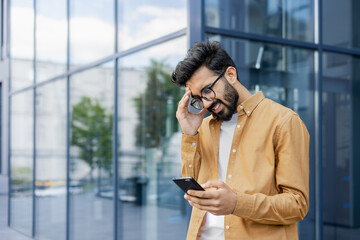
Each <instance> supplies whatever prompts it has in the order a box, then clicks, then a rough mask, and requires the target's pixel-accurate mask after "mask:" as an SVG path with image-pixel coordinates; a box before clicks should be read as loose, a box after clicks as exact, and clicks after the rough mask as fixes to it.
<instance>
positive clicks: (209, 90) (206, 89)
mask: <svg viewBox="0 0 360 240" xmlns="http://www.w3.org/2000/svg"><path fill="white" fill-rule="evenodd" d="M211 93H212V91H211V89H210V88H205V89H204V90H203V91H202V94H203V95H208V94H211Z"/></svg>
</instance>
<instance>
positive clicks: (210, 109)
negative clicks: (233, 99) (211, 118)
mask: <svg viewBox="0 0 360 240" xmlns="http://www.w3.org/2000/svg"><path fill="white" fill-rule="evenodd" d="M218 103H222V104H224V103H223V101H221V100H219V99H217V100H215V101H214V102H213V103H212V104H211V105H210V107H208V108H207V110H208V112H212V109H213V108H214V107H215V106H216V105H217V104H218ZM224 105H226V104H224Z"/></svg>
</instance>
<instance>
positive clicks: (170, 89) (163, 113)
mask: <svg viewBox="0 0 360 240" xmlns="http://www.w3.org/2000/svg"><path fill="white" fill-rule="evenodd" d="M171 72H172V68H171V67H170V66H168V65H166V64H165V63H164V62H163V61H156V60H151V63H150V66H149V67H148V68H147V69H146V78H147V86H146V89H145V91H144V92H143V93H141V94H140V95H139V96H138V97H136V98H135V99H134V101H135V104H136V108H137V113H138V119H139V122H138V125H137V127H136V145H137V146H142V147H145V148H156V147H160V146H161V141H162V139H163V137H165V136H169V135H170V134H172V133H173V132H176V131H177V130H178V124H176V123H177V120H176V110H177V103H178V102H179V101H180V99H181V96H182V90H181V89H180V88H179V87H177V86H175V85H174V84H173V83H172V82H171V75H170V73H171Z"/></svg>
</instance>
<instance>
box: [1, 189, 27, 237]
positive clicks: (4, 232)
mask: <svg viewBox="0 0 360 240" xmlns="http://www.w3.org/2000/svg"><path fill="white" fill-rule="evenodd" d="M7 206H8V197H7V195H6V194H5V193H0V239H1V240H31V238H28V237H26V236H24V235H23V234H22V233H19V232H17V231H15V230H13V229H11V228H9V227H8V226H7V211H8V208H7Z"/></svg>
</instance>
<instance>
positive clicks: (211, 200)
mask: <svg viewBox="0 0 360 240" xmlns="http://www.w3.org/2000/svg"><path fill="white" fill-rule="evenodd" d="M201 186H202V187H203V188H204V189H205V191H196V190H189V191H187V193H186V194H185V196H184V198H185V199H186V200H188V201H189V204H190V205H191V206H193V207H196V208H198V209H200V210H204V211H208V212H209V213H212V214H214V215H228V214H232V213H233V212H234V209H235V206H236V201H237V198H236V193H235V192H234V191H233V190H232V189H231V188H230V187H229V186H228V185H227V184H226V183H224V182H221V181H209V182H207V183H205V184H203V185H201ZM210 188H214V189H212V190H207V191H206V189H210Z"/></svg>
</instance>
